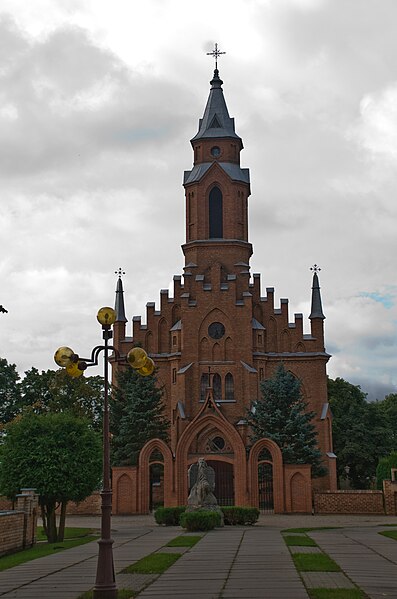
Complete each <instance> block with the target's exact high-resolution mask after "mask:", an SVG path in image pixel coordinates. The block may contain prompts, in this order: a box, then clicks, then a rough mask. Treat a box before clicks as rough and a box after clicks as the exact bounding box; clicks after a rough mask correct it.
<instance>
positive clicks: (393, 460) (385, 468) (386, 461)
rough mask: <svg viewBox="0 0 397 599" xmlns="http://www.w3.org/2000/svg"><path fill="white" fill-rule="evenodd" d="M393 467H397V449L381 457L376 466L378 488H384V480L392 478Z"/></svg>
mask: <svg viewBox="0 0 397 599" xmlns="http://www.w3.org/2000/svg"><path fill="white" fill-rule="evenodd" d="M392 468H397V451H393V452H392V453H391V454H390V455H388V456H385V457H383V458H380V460H379V462H378V465H377V467H376V486H377V488H378V489H382V487H383V481H384V480H387V479H389V480H390V479H391V469H392Z"/></svg>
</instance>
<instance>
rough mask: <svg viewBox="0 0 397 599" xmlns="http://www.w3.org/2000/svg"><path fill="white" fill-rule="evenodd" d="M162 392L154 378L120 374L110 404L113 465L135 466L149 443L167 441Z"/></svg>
mask: <svg viewBox="0 0 397 599" xmlns="http://www.w3.org/2000/svg"><path fill="white" fill-rule="evenodd" d="M162 395H163V391H162V389H160V388H159V387H158V386H157V385H156V376H155V375H151V376H146V377H143V376H141V375H140V374H138V373H137V372H136V371H135V370H133V369H132V368H126V369H124V370H121V371H120V372H119V373H118V376H117V383H116V386H115V388H114V389H113V397H112V399H113V401H112V402H111V433H112V443H111V445H112V447H111V451H112V464H113V465H114V466H135V465H136V464H137V463H138V458H139V452H140V450H141V449H142V447H143V446H144V445H145V443H146V442H147V441H150V439H155V438H159V439H163V440H164V441H167V440H168V429H169V422H168V420H167V418H166V417H165V415H164V404H163V401H162Z"/></svg>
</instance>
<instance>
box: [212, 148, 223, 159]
mask: <svg viewBox="0 0 397 599" xmlns="http://www.w3.org/2000/svg"><path fill="white" fill-rule="evenodd" d="M220 154H221V149H220V147H218V146H214V147H213V148H211V155H212V156H214V158H217V157H218V156H220Z"/></svg>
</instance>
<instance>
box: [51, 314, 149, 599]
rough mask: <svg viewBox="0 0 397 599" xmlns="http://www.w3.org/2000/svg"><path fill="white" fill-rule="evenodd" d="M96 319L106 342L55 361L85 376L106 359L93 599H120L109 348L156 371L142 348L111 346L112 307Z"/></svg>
mask: <svg viewBox="0 0 397 599" xmlns="http://www.w3.org/2000/svg"><path fill="white" fill-rule="evenodd" d="M97 320H98V322H99V324H100V325H101V326H102V338H103V340H104V343H103V345H97V346H96V347H94V349H93V350H92V352H91V357H90V358H80V356H79V355H78V354H76V353H75V352H74V351H73V350H72V349H70V347H60V348H59V349H57V351H56V352H55V355H54V360H55V362H56V363H57V364H58V366H61V367H63V368H65V369H66V372H67V373H68V374H69V375H70V376H71V377H73V378H77V377H80V376H82V375H83V373H84V371H85V370H86V369H87V368H88V367H90V366H97V365H98V359H99V356H100V354H101V353H102V352H103V358H104V362H103V363H104V369H103V378H104V400H103V475H102V476H103V480H102V491H101V538H100V540H99V541H98V545H99V550H98V563H97V573H96V580H95V586H94V590H93V598H94V599H117V585H116V577H115V573H114V563H113V539H112V538H111V518H112V488H111V481H110V435H109V351H112V352H114V358H115V361H116V362H118V363H121V362H126V361H127V362H128V364H129V365H130V366H131V367H132V368H134V369H135V370H136V371H137V372H138V373H139V374H140V375H142V376H148V375H150V374H152V373H153V371H154V367H155V366H154V362H153V360H152V359H151V358H149V357H148V355H147V354H146V352H145V350H144V349H142V348H141V347H134V348H133V349H131V350H130V351H129V352H128V354H127V357H126V358H121V357H120V355H119V353H118V351H117V350H116V348H115V347H113V346H112V345H109V341H110V339H112V337H113V332H112V325H113V324H114V323H115V321H116V312H115V310H113V308H108V307H105V308H101V309H100V310H99V311H98V314H97Z"/></svg>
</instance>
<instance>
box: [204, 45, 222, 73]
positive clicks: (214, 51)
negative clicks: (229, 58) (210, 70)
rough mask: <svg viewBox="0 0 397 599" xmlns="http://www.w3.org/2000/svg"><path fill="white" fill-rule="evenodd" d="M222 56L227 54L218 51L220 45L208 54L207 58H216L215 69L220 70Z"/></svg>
mask: <svg viewBox="0 0 397 599" xmlns="http://www.w3.org/2000/svg"><path fill="white" fill-rule="evenodd" d="M221 54H226V52H221V51H220V50H218V44H215V48H214V49H213V50H212V52H207V56H213V57H214V58H215V69H216V70H217V69H218V58H219V56H220V55H221Z"/></svg>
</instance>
